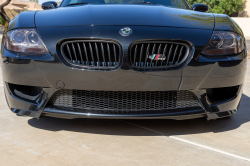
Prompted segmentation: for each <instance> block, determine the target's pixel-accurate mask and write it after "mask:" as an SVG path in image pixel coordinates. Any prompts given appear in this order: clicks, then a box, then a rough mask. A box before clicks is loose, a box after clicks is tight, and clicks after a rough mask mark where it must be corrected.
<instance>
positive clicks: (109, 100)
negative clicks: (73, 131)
mask: <svg viewBox="0 0 250 166" xmlns="http://www.w3.org/2000/svg"><path fill="white" fill-rule="evenodd" d="M47 106H50V107H60V108H62V109H63V110H71V111H75V112H77V111H81V110H82V111H83V110H85V111H87V112H89V113H96V112H99V113H104V114H106V113H112V114H115V113H116V114H126V113H129V112H130V113H131V112H133V113H138V114H147V113H156V112H164V111H165V112H166V111H172V112H178V109H182V108H193V107H200V108H201V104H200V102H199V100H198V99H197V97H196V96H195V95H194V94H193V93H192V92H191V91H187V90H180V91H93V90H92V91H89V90H67V89H62V90H58V91H57V92H56V93H55V94H54V95H53V96H52V97H51V99H50V100H49V102H48V105H47Z"/></svg>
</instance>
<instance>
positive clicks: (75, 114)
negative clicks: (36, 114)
mask: <svg viewBox="0 0 250 166" xmlns="http://www.w3.org/2000/svg"><path fill="white" fill-rule="evenodd" d="M43 115H45V116H51V115H54V117H63V116H68V117H66V118H69V119H74V118H108V119H159V118H166V119H178V116H195V115H196V116H197V115H199V117H204V116H205V115H206V114H205V111H204V110H203V109H202V108H200V109H197V108H196V109H194V110H192V109H190V110H189V111H179V112H174V113H173V112H171V113H162V114H91V113H80V112H71V111H65V110H61V109H56V108H45V109H44V110H43ZM72 117H73V118H72Z"/></svg>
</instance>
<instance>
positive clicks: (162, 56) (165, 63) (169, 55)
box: [129, 41, 193, 71]
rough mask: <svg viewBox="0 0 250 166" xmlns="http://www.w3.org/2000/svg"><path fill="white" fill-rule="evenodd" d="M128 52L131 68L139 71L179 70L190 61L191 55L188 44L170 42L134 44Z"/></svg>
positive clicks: (140, 42) (141, 42)
mask: <svg viewBox="0 0 250 166" xmlns="http://www.w3.org/2000/svg"><path fill="white" fill-rule="evenodd" d="M129 52H130V64H131V66H132V67H133V68H134V69H136V70H139V71H159V70H160V71H162V70H173V69H177V68H181V67H183V66H184V65H186V64H187V63H188V62H189V61H190V59H191V57H192V53H193V52H192V49H191V47H190V46H189V45H188V44H185V43H180V42H171V41H169V42H168V41H139V42H135V43H133V44H132V45H131V46H130V48H129ZM138 64H139V65H138Z"/></svg>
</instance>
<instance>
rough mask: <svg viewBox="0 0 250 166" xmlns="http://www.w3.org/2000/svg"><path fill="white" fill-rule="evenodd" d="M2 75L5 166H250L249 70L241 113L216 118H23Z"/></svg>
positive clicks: (0, 146) (0, 149) (0, 153)
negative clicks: (11, 101)
mask: <svg viewBox="0 0 250 166" xmlns="http://www.w3.org/2000/svg"><path fill="white" fill-rule="evenodd" d="M249 45H250V42H248V46H249ZM249 48H250V47H249ZM248 66H250V61H248ZM0 73H1V74H2V72H1V71H0ZM1 74H0V165H3V166H8V165H11V166H15V165H25V166H28V165H32V166H34V165H53V166H57V165H58V166H59V165H60V166H62V165H70V166H72V165H109V166H110V165H115V166H117V165H126V166H127V165H143V166H144V165H192V166H194V165H213V166H217V165H218V166H222V165H225V166H228V165H237V166H239V165H244V166H246V165H250V69H249V70H248V71H247V77H246V81H245V85H244V94H243V96H242V102H241V105H240V107H239V110H238V112H237V114H236V115H234V116H232V117H231V118H226V119H217V120H213V121H206V119H205V118H202V119H193V120H184V121H174V120H96V119H74V120H65V119H57V118H50V117H43V118H41V119H40V120H37V119H34V118H29V117H20V116H16V115H15V114H13V113H12V112H11V111H10V110H9V108H8V106H7V103H6V101H5V97H4V91H3V84H2V76H1Z"/></svg>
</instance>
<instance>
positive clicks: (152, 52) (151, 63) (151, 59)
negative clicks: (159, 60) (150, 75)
mask: <svg viewBox="0 0 250 166" xmlns="http://www.w3.org/2000/svg"><path fill="white" fill-rule="evenodd" d="M154 52H155V44H154V47H153V50H152V56H153V54H154ZM152 61H153V60H152V59H151V62H150V67H151V66H152Z"/></svg>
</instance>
